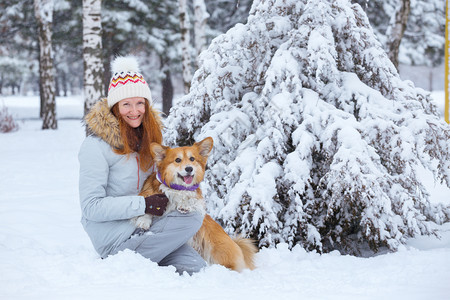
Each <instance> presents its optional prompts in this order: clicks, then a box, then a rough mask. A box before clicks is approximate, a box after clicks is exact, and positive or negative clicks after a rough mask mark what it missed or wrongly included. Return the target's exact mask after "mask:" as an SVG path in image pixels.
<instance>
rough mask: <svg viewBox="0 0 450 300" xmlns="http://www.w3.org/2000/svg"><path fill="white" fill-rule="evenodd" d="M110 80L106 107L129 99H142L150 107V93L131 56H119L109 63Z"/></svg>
mask: <svg viewBox="0 0 450 300" xmlns="http://www.w3.org/2000/svg"><path fill="white" fill-rule="evenodd" d="M111 71H112V74H113V76H112V78H111V81H110V83H109V88H108V106H109V107H112V106H113V105H114V104H116V103H117V102H119V101H120V100H123V99H126V98H131V97H143V98H145V99H147V100H148V101H149V103H150V105H152V93H151V92H150V88H149V87H148V84H147V82H146V81H145V79H144V76H142V74H140V73H139V63H138V62H137V60H136V58H135V57H133V56H124V57H123V56H119V57H116V59H114V61H113V62H112V63H111Z"/></svg>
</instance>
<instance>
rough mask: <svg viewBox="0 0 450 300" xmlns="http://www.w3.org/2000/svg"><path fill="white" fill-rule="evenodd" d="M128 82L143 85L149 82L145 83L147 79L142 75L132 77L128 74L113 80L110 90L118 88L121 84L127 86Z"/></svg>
mask: <svg viewBox="0 0 450 300" xmlns="http://www.w3.org/2000/svg"><path fill="white" fill-rule="evenodd" d="M128 82H133V83H137V82H142V83H143V84H147V82H146V81H145V79H144V77H143V76H142V75H138V74H134V76H131V75H129V74H127V75H126V76H124V77H122V76H119V77H117V78H113V79H111V83H110V84H109V89H108V90H111V89H112V88H115V87H117V86H118V85H119V84H122V85H125V84H126V83H128Z"/></svg>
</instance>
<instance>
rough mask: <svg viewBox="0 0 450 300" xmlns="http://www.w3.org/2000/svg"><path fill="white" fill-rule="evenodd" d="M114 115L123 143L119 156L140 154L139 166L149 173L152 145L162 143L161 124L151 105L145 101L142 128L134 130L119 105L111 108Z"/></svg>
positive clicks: (151, 162) (118, 151) (117, 151)
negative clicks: (124, 117)
mask: <svg viewBox="0 0 450 300" xmlns="http://www.w3.org/2000/svg"><path fill="white" fill-rule="evenodd" d="M111 111H112V113H113V114H114V116H116V118H117V119H118V120H119V128H120V135H121V137H122V141H123V148H121V149H115V150H114V151H115V152H116V153H117V154H121V155H124V154H130V153H133V152H137V153H138V154H139V161H140V163H139V166H140V168H141V169H142V170H143V171H147V170H148V169H150V167H151V166H152V165H153V158H152V155H151V154H150V144H151V143H153V142H156V143H158V144H161V143H162V132H161V123H160V121H159V117H157V116H155V115H154V114H155V113H156V112H155V111H154V110H153V109H150V104H149V102H148V101H147V100H146V101H145V114H144V118H143V119H142V124H141V126H139V127H137V128H133V127H131V126H130V125H128V124H127V123H126V122H125V120H124V119H123V118H122V116H121V115H120V112H119V105H118V103H116V104H114V106H113V107H112V108H111Z"/></svg>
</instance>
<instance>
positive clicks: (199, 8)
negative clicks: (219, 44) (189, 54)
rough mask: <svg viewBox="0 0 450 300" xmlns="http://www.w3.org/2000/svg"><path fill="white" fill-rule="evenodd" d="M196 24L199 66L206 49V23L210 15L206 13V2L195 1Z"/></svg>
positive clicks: (202, 0)
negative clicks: (200, 58)
mask: <svg viewBox="0 0 450 300" xmlns="http://www.w3.org/2000/svg"><path fill="white" fill-rule="evenodd" d="M194 12H195V24H194V36H195V50H196V52H197V53H196V54H197V61H196V65H198V56H199V55H200V53H201V52H202V51H203V50H205V48H206V21H207V20H208V18H209V14H208V12H207V11H206V6H205V0H194Z"/></svg>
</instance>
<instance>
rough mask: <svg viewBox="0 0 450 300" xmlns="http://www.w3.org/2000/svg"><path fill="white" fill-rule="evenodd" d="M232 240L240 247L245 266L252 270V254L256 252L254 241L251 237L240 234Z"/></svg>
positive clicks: (253, 264) (253, 265) (253, 262)
mask: <svg viewBox="0 0 450 300" xmlns="http://www.w3.org/2000/svg"><path fill="white" fill-rule="evenodd" d="M233 241H234V242H235V243H236V244H237V245H238V246H239V248H241V250H242V254H244V261H245V264H246V265H247V268H249V269H250V270H253V269H254V268H255V261H254V256H255V254H256V252H258V248H257V247H256V246H255V242H254V241H253V240H252V239H246V238H244V237H242V235H238V236H236V237H234V238H233Z"/></svg>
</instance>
